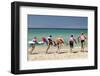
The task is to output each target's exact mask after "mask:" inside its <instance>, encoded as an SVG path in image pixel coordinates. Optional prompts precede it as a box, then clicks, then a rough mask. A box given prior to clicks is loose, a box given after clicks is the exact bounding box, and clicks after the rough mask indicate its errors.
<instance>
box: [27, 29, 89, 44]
mask: <svg viewBox="0 0 100 76" xmlns="http://www.w3.org/2000/svg"><path fill="white" fill-rule="evenodd" d="M81 32H84V34H85V35H86V36H87V34H88V30H87V29H65V28H28V41H31V40H32V39H33V38H34V37H37V38H38V41H41V40H42V37H46V38H47V37H48V36H49V35H52V37H53V38H57V37H62V38H63V39H64V41H65V43H68V39H69V37H70V35H74V37H75V38H77V37H78V36H79V35H80V34H81ZM78 45H80V43H78ZM78 45H77V46H78ZM28 46H29V44H28Z"/></svg>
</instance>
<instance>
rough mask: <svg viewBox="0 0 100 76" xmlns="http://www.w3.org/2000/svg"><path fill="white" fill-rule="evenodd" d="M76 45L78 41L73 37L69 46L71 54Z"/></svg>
mask: <svg viewBox="0 0 100 76" xmlns="http://www.w3.org/2000/svg"><path fill="white" fill-rule="evenodd" d="M74 43H77V42H76V39H75V38H74V37H73V35H71V36H70V38H69V45H70V51H71V52H72V49H73V47H74Z"/></svg>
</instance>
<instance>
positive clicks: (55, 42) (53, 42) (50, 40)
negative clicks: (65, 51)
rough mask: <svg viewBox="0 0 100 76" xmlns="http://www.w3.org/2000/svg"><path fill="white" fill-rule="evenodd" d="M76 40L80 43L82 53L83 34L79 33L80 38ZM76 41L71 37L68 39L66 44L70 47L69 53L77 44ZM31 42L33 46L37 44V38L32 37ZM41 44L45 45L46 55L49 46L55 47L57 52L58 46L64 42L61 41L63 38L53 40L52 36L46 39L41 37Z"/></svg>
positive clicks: (84, 38) (84, 37) (84, 39)
mask: <svg viewBox="0 0 100 76" xmlns="http://www.w3.org/2000/svg"><path fill="white" fill-rule="evenodd" d="M77 39H78V42H79V41H80V43H81V51H84V45H85V41H86V39H87V37H86V36H85V35H84V33H81V34H80V36H79V37H78V38H77ZM77 39H76V38H75V37H74V36H73V35H71V36H70V38H69V40H68V44H69V46H70V50H71V51H72V50H73V48H74V44H75V43H76V44H77ZM32 41H33V42H34V43H35V44H38V38H37V37H34V38H33V40H32ZM41 43H43V44H44V43H46V44H47V46H48V47H47V50H46V53H48V49H49V48H50V46H57V47H58V50H59V49H60V45H61V44H64V40H63V38H57V39H56V40H54V39H53V38H52V35H50V36H49V37H48V38H45V37H42V42H41ZM35 44H34V45H35ZM33 47H35V46H33Z"/></svg>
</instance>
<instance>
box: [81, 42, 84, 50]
mask: <svg viewBox="0 0 100 76" xmlns="http://www.w3.org/2000/svg"><path fill="white" fill-rule="evenodd" d="M81 52H84V42H82V43H81Z"/></svg>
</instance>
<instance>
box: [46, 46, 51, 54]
mask: <svg viewBox="0 0 100 76" xmlns="http://www.w3.org/2000/svg"><path fill="white" fill-rule="evenodd" d="M49 49H50V44H49V45H48V47H47V50H46V53H48V50H49Z"/></svg>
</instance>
